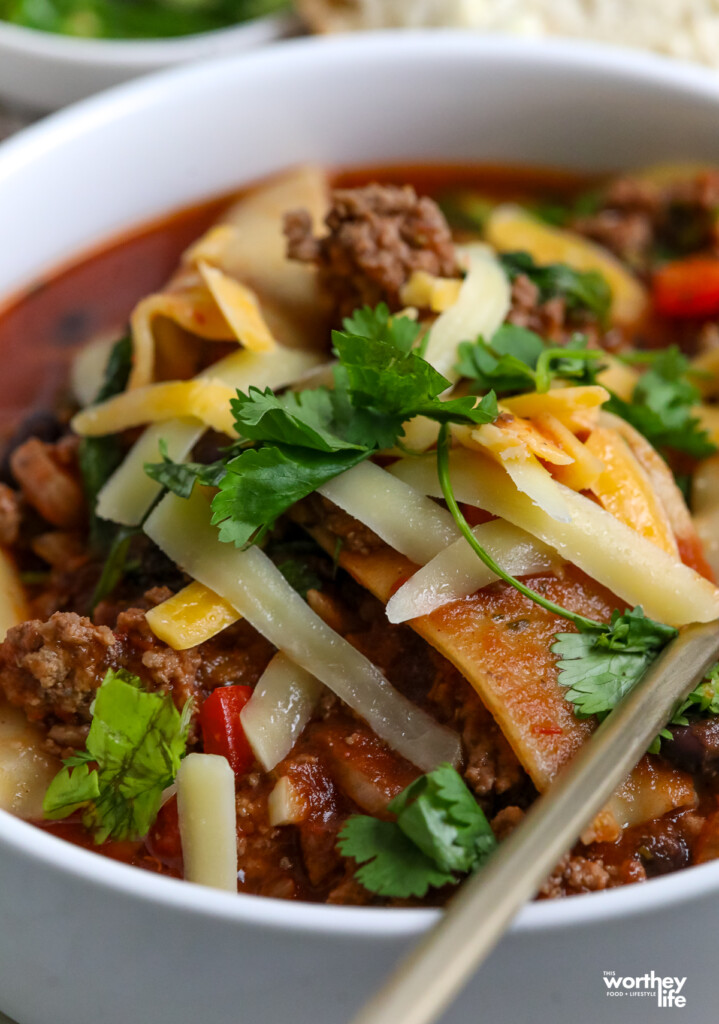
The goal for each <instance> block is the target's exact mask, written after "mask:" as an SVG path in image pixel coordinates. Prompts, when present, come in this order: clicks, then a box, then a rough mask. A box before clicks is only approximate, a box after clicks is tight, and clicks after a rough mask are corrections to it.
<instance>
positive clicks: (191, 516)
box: [145, 489, 461, 771]
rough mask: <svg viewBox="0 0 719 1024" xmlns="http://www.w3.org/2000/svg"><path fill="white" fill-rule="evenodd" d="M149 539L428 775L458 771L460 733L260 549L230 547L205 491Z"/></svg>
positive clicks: (164, 507) (180, 503)
mask: <svg viewBox="0 0 719 1024" xmlns="http://www.w3.org/2000/svg"><path fill="white" fill-rule="evenodd" d="M145 531H146V533H147V535H148V536H149V537H150V538H151V539H152V540H153V541H154V542H155V543H156V544H157V545H158V547H159V548H160V549H161V550H162V551H164V552H165V554H166V555H167V556H168V557H169V558H171V559H172V560H173V561H174V562H177V564H178V565H180V566H181V567H182V568H184V569H185V571H186V572H187V573H189V575H190V576H192V577H193V578H194V579H196V580H198V581H199V582H200V583H203V584H204V585H205V586H206V587H209V589H210V590H213V591H214V592H215V593H216V594H219V595H220V596H221V597H223V598H224V599H225V600H226V601H228V602H229V603H230V604H231V605H232V606H233V607H234V608H235V609H236V610H237V611H238V612H239V613H240V614H241V615H243V616H244V617H245V618H246V619H247V620H248V622H250V623H251V625H253V626H254V627H255V629H256V630H257V631H258V632H259V633H261V634H262V635H263V636H264V637H266V638H267V639H268V640H269V641H270V643H272V644H274V645H275V647H277V648H278V649H279V650H281V651H283V652H284V653H285V654H286V655H287V657H288V658H290V659H291V660H292V661H294V662H295V663H296V664H298V665H300V666H301V667H302V668H304V669H305V671H307V672H309V673H310V674H311V675H314V676H316V677H317V678H318V679H319V680H321V682H323V683H324V684H325V685H326V686H327V687H328V688H329V689H331V690H332V691H333V692H334V693H336V694H337V696H338V697H340V698H341V699H342V700H343V701H344V702H345V703H346V704H347V705H349V707H351V708H352V709H353V710H354V711H356V712H357V714H359V715H361V716H362V718H364V720H365V721H366V722H367V724H368V725H369V726H370V728H372V729H374V731H375V732H376V733H377V735H378V736H379V737H380V738H381V739H383V740H385V742H386V743H388V744H389V745H390V746H391V747H393V748H394V749H395V750H397V751H398V752H399V753H400V754H402V755H403V756H404V757H406V758H407V759H408V760H409V761H411V762H412V763H413V764H416V765H417V767H419V768H421V769H422V771H429V770H431V769H432V768H435V767H436V766H437V765H438V764H441V763H442V762H443V761H449V762H451V763H452V764H457V763H458V762H459V759H460V756H461V744H460V741H459V737H458V736H457V734H456V733H454V732H452V731H451V730H449V729H446V728H445V727H443V726H441V725H438V723H437V722H435V720H434V719H433V718H432V717H431V716H430V715H428V714H427V713H426V712H424V711H422V710H421V709H420V708H418V707H416V706H415V705H414V704H412V702H411V701H409V700H407V698H406V697H403V696H402V694H400V693H399V692H398V691H397V690H395V689H394V687H393V686H391V685H390V683H389V682H388V681H387V680H386V679H385V677H384V676H383V675H382V673H381V672H380V670H379V669H378V668H377V667H376V666H375V665H373V664H372V662H370V661H369V660H368V659H367V658H365V657H364V655H362V654H360V652H359V651H358V650H356V649H355V648H354V647H353V646H352V645H351V644H350V643H348V642H347V640H345V639H344V637H342V636H340V635H339V634H338V633H335V632H334V630H332V629H331V628H330V627H329V626H328V625H327V624H326V623H325V622H323V621H322V619H321V618H319V616H318V615H316V614H315V613H314V612H313V611H312V609H311V608H310V607H309V605H308V604H306V603H305V601H303V599H302V598H301V597H300V595H299V594H298V593H297V592H296V591H295V590H293V589H292V587H291V586H290V584H289V583H288V582H287V580H286V579H285V578H284V576H283V575H282V573H281V572H280V571H279V570H278V569H277V568H276V567H275V566H274V565H273V564H272V562H271V561H270V559H269V558H268V557H267V556H266V555H265V554H264V553H263V552H262V551H260V550H259V548H257V547H251V548H248V549H247V550H246V551H241V550H240V549H238V548H235V547H232V546H231V545H229V544H223V543H222V542H221V541H220V539H219V536H218V532H217V530H216V529H215V527H213V526H212V525H211V524H210V509H209V505H208V504H207V501H206V499H205V497H204V495H203V494H202V493H200V492H198V491H197V489H196V492H195V493H193V495H192V497H191V498H189V499H183V498H179V497H177V496H176V495H174V494H168V495H166V496H165V497H164V498H163V499H162V501H161V502H160V503H159V505H158V506H157V508H156V509H154V510H153V512H152V513H151V514H150V516H149V517H148V519H147V522H146V524H145Z"/></svg>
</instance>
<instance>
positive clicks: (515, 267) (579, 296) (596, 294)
mask: <svg viewBox="0 0 719 1024" xmlns="http://www.w3.org/2000/svg"><path fill="white" fill-rule="evenodd" d="M499 258H500V261H501V263H502V266H503V267H504V269H505V270H506V272H507V274H508V276H509V279H510V281H514V280H515V279H516V278H517V277H519V276H520V275H525V276H526V277H528V278H529V279H530V281H532V283H533V284H535V285H536V286H537V288H538V289H539V297H540V299H541V301H542V302H546V301H547V300H548V299H552V298H556V297H560V298H563V299H564V301H565V303H566V307H567V309H568V310H569V311H576V310H586V311H588V312H590V313H593V314H594V316H595V317H597V319H598V320H600V321H601V322H604V321H606V319H607V317H608V315H609V310H610V307H611V304H612V293H611V291H610V288H609V285H608V284H607V282H606V280H605V279H604V277H602V275H601V274H600V273H598V272H597V271H596V270H574V268H573V267H570V266H568V265H567V264H566V263H548V264H546V265H544V266H540V265H539V264H537V263H535V262H534V259H533V257H532V256H530V254H529V253H528V252H507V253H502V254H501V255H500V257H499Z"/></svg>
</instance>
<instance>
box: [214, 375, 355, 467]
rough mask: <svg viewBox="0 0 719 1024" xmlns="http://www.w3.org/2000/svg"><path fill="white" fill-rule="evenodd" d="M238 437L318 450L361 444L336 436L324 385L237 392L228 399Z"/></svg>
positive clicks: (338, 448) (330, 401)
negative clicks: (281, 392)
mask: <svg viewBox="0 0 719 1024" xmlns="http://www.w3.org/2000/svg"><path fill="white" fill-rule="evenodd" d="M230 405H231V407H232V413H233V415H234V417H235V426H236V428H237V432H238V434H240V436H241V437H246V438H249V440H251V441H263V442H265V443H276V444H284V445H293V446H299V447H302V448H313V449H316V450H317V451H320V452H337V451H344V450H346V449H347V448H358V449H359V448H364V447H365V445H359V444H354V443H353V442H351V441H347V440H346V439H345V438H344V437H340V436H339V435H338V434H337V432H336V430H335V429H334V427H333V415H334V405H333V401H332V393H331V392H330V391H329V390H328V389H327V388H317V389H316V390H313V391H290V392H288V393H287V394H286V395H284V396H283V397H281V398H279V397H278V396H277V395H275V393H274V392H273V391H272V389H271V388H266V389H265V390H264V391H260V390H259V388H255V387H250V389H249V391H248V393H247V394H246V395H245V394H243V393H242V392H241V391H238V392H237V397H236V398H233V399H232V400H231V402H230Z"/></svg>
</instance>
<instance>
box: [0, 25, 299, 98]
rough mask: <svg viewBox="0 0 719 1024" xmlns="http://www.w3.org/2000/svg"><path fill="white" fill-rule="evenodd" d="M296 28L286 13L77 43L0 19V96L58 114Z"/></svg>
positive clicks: (71, 38) (262, 41)
mask: <svg viewBox="0 0 719 1024" xmlns="http://www.w3.org/2000/svg"><path fill="white" fill-rule="evenodd" d="M295 29H296V22H295V19H294V18H292V17H290V16H288V15H274V16H271V17H267V18H257V19H255V20H254V21H249V22H246V23H244V24H241V25H234V26H231V27H230V28H223V29H218V30H217V31H214V32H203V33H202V34H200V35H193V36H179V37H177V38H175V39H139V40H120V39H118V40H107V39H76V38H73V37H71V36H60V35H54V34H52V33H50V32H40V31H36V30H35V29H29V28H22V27H21V26H19V25H11V24H9V23H8V22H4V21H0V97H2V98H3V99H5V100H7V101H11V102H12V103H16V104H19V105H20V106H22V107H27V108H30V109H33V110H38V111H47V110H58V109H59V108H60V107H65V106H67V105H68V103H74V102H75V101H76V100H80V99H84V98H85V97H86V96H91V95H92V94H93V93H96V92H99V91H100V90H101V89H107V88H108V87H109V86H112V85H119V84H120V83H121V82H126V81H128V80H129V79H131V78H136V77H137V76H138V75H144V74H147V73H148V72H150V71H159V70H160V69H162V68H166V67H172V66H173V65H175V64H180V63H185V62H189V61H198V60H205V59H208V58H211V57H222V56H226V55H227V54H231V53H240V52H242V51H243V50H248V49H251V48H252V47H255V46H260V45H262V44H263V43H268V42H270V41H271V40H273V39H279V38H280V37H281V36H284V35H288V34H289V33H290V32H292V31H293V30H295Z"/></svg>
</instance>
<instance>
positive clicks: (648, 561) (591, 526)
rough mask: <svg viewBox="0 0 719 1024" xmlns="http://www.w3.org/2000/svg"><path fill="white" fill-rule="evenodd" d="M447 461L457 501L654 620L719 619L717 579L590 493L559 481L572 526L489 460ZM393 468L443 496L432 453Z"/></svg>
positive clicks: (460, 454)
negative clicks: (542, 547)
mask: <svg viewBox="0 0 719 1024" xmlns="http://www.w3.org/2000/svg"><path fill="white" fill-rule="evenodd" d="M450 466H451V473H452V483H453V486H454V490H455V494H456V496H457V500H458V501H463V502H466V503H467V504H469V505H475V506H477V507H478V508H482V509H485V510H486V511H488V512H490V513H491V514H492V515H496V516H500V517H501V518H502V519H506V520H507V521H508V522H510V523H513V524H514V525H515V526H518V527H519V528H520V529H523V530H526V531H527V533H529V534H531V535H532V536H533V537H536V538H538V539H539V540H541V541H544V543H545V544H548V545H549V546H550V547H552V548H554V550H555V551H557V552H558V553H559V554H560V555H561V556H562V558H564V559H565V560H566V561H567V562H571V563H573V564H574V565H576V566H578V567H579V568H580V569H582V570H583V571H584V572H586V573H587V574H588V575H589V576H591V577H592V578H593V579H595V580H597V581H598V582H599V583H602V584H603V585H604V586H605V587H607V588H608V589H609V590H611V591H612V592H613V593H614V594H616V595H617V596H618V597H619V598H621V599H622V600H623V601H626V602H627V603H628V604H629V605H631V606H633V605H641V606H642V607H643V608H644V611H645V612H646V614H647V615H649V616H650V617H651V618H654V619H657V620H658V621H660V622H666V623H667V624H668V625H671V626H683V625H686V624H687V623H689V622H709V621H710V620H711V619H715V618H717V617H719V590H717V588H716V587H715V586H714V585H713V584H712V583H710V582H709V581H708V580H706V579H704V578H703V577H702V576H700V575H699V574H698V573H697V572H695V571H694V570H693V569H690V568H689V567H688V566H686V565H684V564H683V563H682V562H680V561H679V560H678V559H677V558H675V557H673V556H671V555H669V554H667V553H666V552H665V551H662V550H661V548H658V547H657V546H656V545H655V544H653V543H652V542H651V541H649V540H647V539H646V538H645V537H642V536H640V535H639V534H638V533H636V531H635V530H632V529H631V528H630V527H628V526H627V525H626V524H625V523H621V522H620V521H619V520H618V519H615V517H614V516H613V515H611V513H609V512H607V511H606V510H605V509H603V508H601V507H600V506H599V505H597V504H596V503H595V502H594V501H592V500H590V499H589V498H586V497H584V496H583V495H581V494H576V493H575V492H574V491H571V490H569V489H568V488H566V487H562V485H561V484H557V485H556V486H557V487H559V488H560V490H561V492H562V495H563V497H564V499H565V501H566V503H567V505H568V507H569V510H570V512H571V521H570V522H569V523H558V522H557V521H556V520H555V519H553V518H552V517H551V516H549V515H547V513H546V512H543V511H542V509H540V508H538V507H537V506H536V505H534V504H533V503H532V502H531V500H530V499H529V498H528V497H527V495H525V494H522V493H521V492H519V491H518V490H517V488H516V486H515V485H514V483H513V482H512V480H511V479H510V478H509V477H508V475H507V474H506V473H505V472H503V470H502V468H501V467H500V466H498V465H497V464H496V463H494V462H492V461H491V460H490V459H488V458H486V457H483V456H481V455H479V454H478V453H474V452H471V451H469V450H467V449H457V450H455V451H453V452H451V458H450ZM390 472H392V473H393V474H395V475H396V476H398V477H399V478H400V479H402V480H404V481H405V482H406V483H409V484H411V485H412V486H413V487H416V488H417V489H418V490H424V493H425V494H432V495H435V496H439V495H440V494H441V493H442V492H441V488H440V486H439V481H438V479H437V466H436V459H435V458H433V457H432V456H429V457H428V456H419V457H418V458H414V459H407V460H404V461H401V462H397V463H396V464H395V465H393V466H392V467H390Z"/></svg>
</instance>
